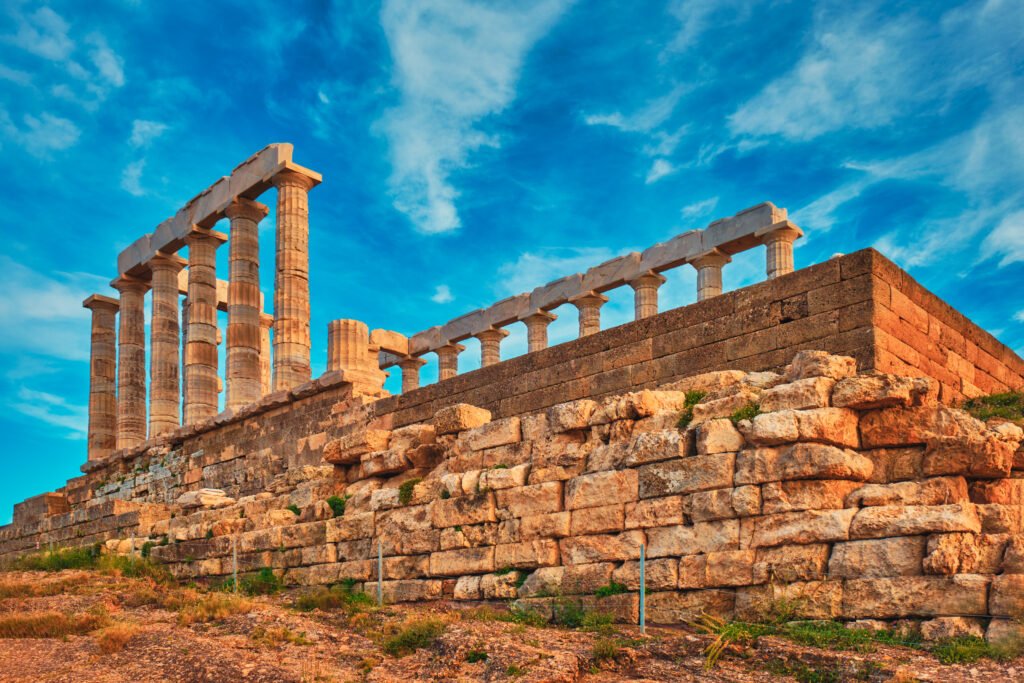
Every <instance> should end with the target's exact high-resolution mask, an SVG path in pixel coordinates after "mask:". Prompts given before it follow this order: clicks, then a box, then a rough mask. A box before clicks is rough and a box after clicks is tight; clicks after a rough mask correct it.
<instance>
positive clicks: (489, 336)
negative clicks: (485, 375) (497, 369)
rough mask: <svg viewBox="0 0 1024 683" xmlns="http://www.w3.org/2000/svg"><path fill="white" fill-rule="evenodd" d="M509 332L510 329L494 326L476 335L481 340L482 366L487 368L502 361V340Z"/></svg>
mask: <svg viewBox="0 0 1024 683" xmlns="http://www.w3.org/2000/svg"><path fill="white" fill-rule="evenodd" d="M508 334H509V332H508V330H505V329H502V328H500V327H492V328H490V329H489V330H484V331H483V332H481V333H479V334H477V335H476V338H477V339H479V340H480V367H482V368H486V367H487V366H489V365H497V364H498V363H500V362H501V340H502V339H504V338H505V337H507V336H508Z"/></svg>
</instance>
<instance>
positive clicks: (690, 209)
mask: <svg viewBox="0 0 1024 683" xmlns="http://www.w3.org/2000/svg"><path fill="white" fill-rule="evenodd" d="M716 206H718V197H708V198H707V199H702V200H700V201H699V202H694V203H693V204H687V205H686V206H684V207H683V208H682V209H681V210H680V211H679V214H680V215H681V216H682V217H683V218H685V219H693V218H697V217H699V216H707V215H708V214H710V213H711V212H712V211H714V210H715V207H716Z"/></svg>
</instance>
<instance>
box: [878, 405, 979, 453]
mask: <svg viewBox="0 0 1024 683" xmlns="http://www.w3.org/2000/svg"><path fill="white" fill-rule="evenodd" d="M984 431H985V424H984V423H983V422H981V421H980V420H976V419H974V418H973V417H971V416H970V415H968V414H967V413H965V412H964V411H962V410H958V409H956V408H950V407H948V406H944V405H935V406H922V407H915V408H887V409H883V410H871V411H868V412H867V413H865V414H864V415H863V416H861V420H860V435H861V440H862V445H863V447H864V448H884V447H889V446H918V445H923V444H925V443H927V442H928V441H929V440H930V439H933V438H935V437H940V436H951V437H967V438H971V437H978V436H980V435H981V434H982V432H984Z"/></svg>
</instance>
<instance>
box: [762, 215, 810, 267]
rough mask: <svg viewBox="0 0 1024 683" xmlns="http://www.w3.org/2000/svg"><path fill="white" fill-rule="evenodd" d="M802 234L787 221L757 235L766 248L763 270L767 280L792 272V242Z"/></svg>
mask: <svg viewBox="0 0 1024 683" xmlns="http://www.w3.org/2000/svg"><path fill="white" fill-rule="evenodd" d="M803 234H804V233H803V231H802V230H801V229H800V228H798V227H797V226H795V225H793V224H792V223H790V222H789V221H783V222H781V223H776V224H775V225H772V226H770V227H768V228H766V229H764V230H762V231H759V232H758V233H757V236H758V237H760V238H761V243H762V244H764V246H765V248H766V252H767V253H766V254H765V256H766V268H765V270H766V271H767V274H768V279H769V280H771V279H772V278H776V277H778V276H780V275H785V274H786V273H792V272H793V242H795V241H796V239H797V238H798V237H802V236H803Z"/></svg>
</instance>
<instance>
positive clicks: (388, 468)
mask: <svg viewBox="0 0 1024 683" xmlns="http://www.w3.org/2000/svg"><path fill="white" fill-rule="evenodd" d="M360 457H361V462H360V463H359V466H360V468H361V471H362V474H363V476H364V477H380V476H384V475H387V474H398V473H399V472H405V471H406V470H407V469H410V468H411V467H412V463H411V462H409V459H408V458H407V457H405V453H404V452H403V451H393V450H392V451H378V452H376V453H366V454H364V455H362V456H360Z"/></svg>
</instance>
